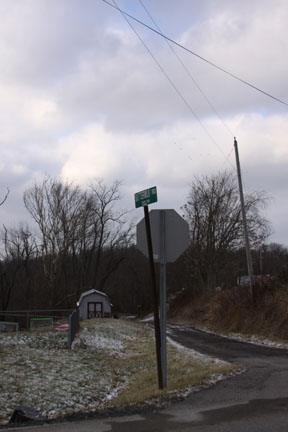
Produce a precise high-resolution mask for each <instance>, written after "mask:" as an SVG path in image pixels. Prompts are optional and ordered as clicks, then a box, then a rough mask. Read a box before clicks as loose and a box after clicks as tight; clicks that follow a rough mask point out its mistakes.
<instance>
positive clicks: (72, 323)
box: [68, 308, 80, 349]
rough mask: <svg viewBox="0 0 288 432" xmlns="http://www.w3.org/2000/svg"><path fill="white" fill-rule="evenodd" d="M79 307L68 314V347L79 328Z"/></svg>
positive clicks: (70, 345)
mask: <svg viewBox="0 0 288 432" xmlns="http://www.w3.org/2000/svg"><path fill="white" fill-rule="evenodd" d="M79 327H80V324H79V309H78V308H77V309H75V310H74V311H73V312H72V314H71V315H69V329H68V348H69V349H71V347H72V343H73V341H74V339H75V336H76V334H77V332H78V330H79Z"/></svg>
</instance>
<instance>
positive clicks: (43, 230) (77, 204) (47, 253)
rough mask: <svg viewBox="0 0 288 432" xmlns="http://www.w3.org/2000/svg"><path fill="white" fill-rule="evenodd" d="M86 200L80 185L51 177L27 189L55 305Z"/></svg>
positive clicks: (52, 303) (45, 271)
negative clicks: (66, 260) (66, 261)
mask: <svg viewBox="0 0 288 432" xmlns="http://www.w3.org/2000/svg"><path fill="white" fill-rule="evenodd" d="M84 202H85V195H83V193H82V191H81V190H80V188H79V186H74V185H72V184H71V183H67V182H66V183H64V182H61V181H59V180H57V179H54V178H51V177H49V176H46V177H45V178H44V180H43V181H42V183H40V184H37V183H35V184H34V185H33V186H32V187H31V188H30V189H28V190H27V191H25V192H24V204H25V206H26V208H27V210H28V211H29V213H30V214H31V216H32V217H33V219H34V220H35V222H36V223H37V225H38V227H39V231H40V248H41V256H42V260H43V269H44V274H45V276H46V278H47V280H48V284H49V291H50V294H51V306H55V304H56V303H57V297H58V296H57V290H59V289H60V287H59V284H60V280H61V279H62V278H63V277H64V278H65V265H64V264H65V259H66V258H67V256H68V255H69V253H70V252H71V251H72V250H73V243H74V242H75V240H76V239H77V234H78V231H79V225H80V224H81V215H82V208H83V204H84ZM62 285H63V286H65V283H63V284H62ZM66 285H67V283H66ZM63 286H62V287H61V288H63Z"/></svg>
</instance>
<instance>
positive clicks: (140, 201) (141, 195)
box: [135, 187, 163, 390]
mask: <svg viewBox="0 0 288 432" xmlns="http://www.w3.org/2000/svg"><path fill="white" fill-rule="evenodd" d="M156 201H157V189H156V187H153V188H150V189H146V190H144V191H141V192H138V193H137V194H135V206H136V208H138V207H141V206H142V207H144V220H145V231H146V240H147V242H146V245H147V249H148V257H149V264H150V273H151V281H152V289H153V295H154V328H155V341H156V357H157V371H158V386H159V389H160V390H162V389H163V372H162V362H161V330H160V321H159V302H158V291H157V287H156V278H155V268H154V258H153V247H152V237H151V229H150V218H149V212H148V204H150V203H153V202H156Z"/></svg>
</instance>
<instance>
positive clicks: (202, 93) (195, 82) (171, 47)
mask: <svg viewBox="0 0 288 432" xmlns="http://www.w3.org/2000/svg"><path fill="white" fill-rule="evenodd" d="M138 1H139V3H140V4H141V5H142V7H143V9H144V10H145V11H146V13H147V15H148V16H149V18H150V19H151V21H152V22H153V23H154V24H155V26H156V28H157V29H158V30H159V32H161V33H162V34H163V32H162V30H161V29H160V27H159V26H158V24H157V23H156V21H155V20H154V18H153V17H152V15H151V14H150V12H149V11H148V9H147V8H146V6H145V5H144V3H143V1H142V0H138ZM165 41H166V43H167V45H168V47H169V48H170V49H171V51H172V52H173V54H174V55H175V57H176V58H177V60H178V61H179V63H180V64H181V65H182V67H183V68H184V70H185V72H186V73H187V75H188V76H189V78H190V79H191V81H192V82H193V83H194V85H195V86H196V87H197V89H198V90H199V92H200V93H201V95H202V96H203V98H204V99H205V101H206V102H207V104H208V105H209V106H210V108H211V109H212V110H213V111H214V113H215V114H216V116H217V117H218V119H219V120H220V121H221V123H222V124H223V126H224V127H225V129H226V130H227V131H228V132H229V134H230V135H232V136H233V137H234V134H233V133H232V132H231V130H230V129H229V127H228V126H227V125H226V123H225V122H224V120H223V119H222V117H221V116H220V114H219V113H218V111H217V110H216V108H215V107H214V105H212V103H211V101H210V100H209V99H208V96H207V95H206V94H205V93H204V91H203V90H202V89H201V87H200V85H199V84H198V82H197V81H196V80H195V78H194V77H193V75H192V74H191V72H190V71H189V69H188V68H187V67H186V65H185V63H184V62H183V60H182V59H181V57H180V56H179V55H178V54H177V52H176V51H175V49H174V48H173V46H172V45H171V43H170V42H169V41H168V40H166V39H165Z"/></svg>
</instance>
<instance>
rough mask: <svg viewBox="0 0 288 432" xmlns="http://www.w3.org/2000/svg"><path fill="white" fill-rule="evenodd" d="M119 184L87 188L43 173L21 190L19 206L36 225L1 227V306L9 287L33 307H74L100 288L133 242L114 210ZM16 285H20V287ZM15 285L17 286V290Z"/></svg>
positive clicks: (124, 217)
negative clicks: (85, 293) (39, 179)
mask: <svg viewBox="0 0 288 432" xmlns="http://www.w3.org/2000/svg"><path fill="white" fill-rule="evenodd" d="M120 198H121V196H120V184H119V182H118V181H115V182H114V183H113V184H112V185H110V186H107V185H105V184H104V183H103V182H99V181H96V180H95V181H94V182H92V183H91V184H90V186H89V189H88V190H84V191H83V190H82V189H81V188H80V187H79V186H75V185H73V184H72V183H68V182H63V181H61V180H57V179H55V178H52V177H49V176H47V177H45V178H44V180H43V181H42V182H41V183H35V184H34V185H33V186H32V187H31V188H29V189H28V190H26V191H25V193H24V204H25V207H26V209H27V210H28V212H29V213H30V215H31V216H32V218H33V219H34V221H35V222H36V224H37V231H36V234H33V233H32V230H31V229H30V228H29V227H28V226H27V225H26V226H24V225H20V226H19V227H18V228H17V229H15V228H14V229H11V228H10V229H8V228H6V227H4V228H3V230H2V233H1V240H2V244H3V259H2V261H1V265H0V287H1V288H0V289H1V305H0V307H1V308H2V310H6V309H7V307H8V305H9V302H10V300H11V295H12V293H13V291H17V295H19V296H20V297H21V294H22V297H23V299H25V301H24V303H25V307H27V308H31V307H35V304H33V298H35V297H37V298H38V302H39V295H37V291H39V292H41V293H42V302H41V303H42V304H45V305H46V307H50V308H55V307H63V306H64V305H65V306H66V307H67V305H73V306H75V303H76V300H77V299H78V298H79V296H80V293H81V292H83V291H84V290H85V289H87V288H88V289H90V288H95V289H98V290H103V289H104V287H105V285H106V282H107V280H108V278H109V277H110V276H111V274H112V273H113V272H114V271H115V270H116V269H117V267H118V266H119V264H120V263H121V262H122V260H123V259H124V257H125V253H126V250H127V248H128V247H129V245H130V244H131V240H132V236H133V235H132V229H131V225H129V224H128V222H127V214H126V213H125V212H124V211H119V210H117V209H116V203H117V202H118V201H119V200H120ZM20 285H21V287H20ZM16 286H17V288H16Z"/></svg>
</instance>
